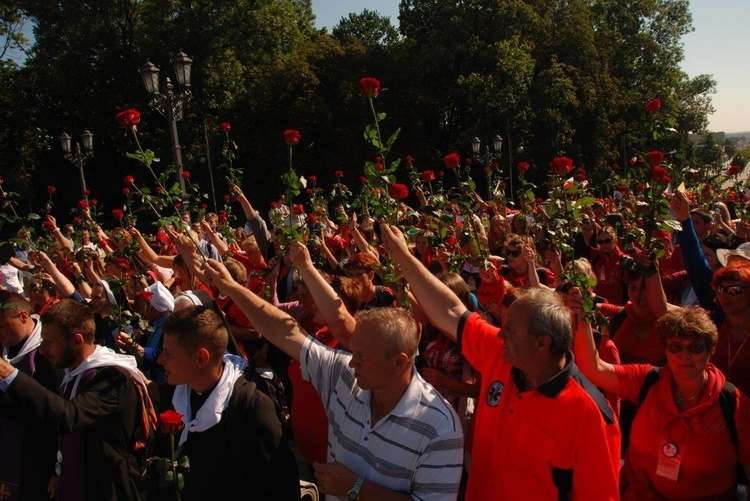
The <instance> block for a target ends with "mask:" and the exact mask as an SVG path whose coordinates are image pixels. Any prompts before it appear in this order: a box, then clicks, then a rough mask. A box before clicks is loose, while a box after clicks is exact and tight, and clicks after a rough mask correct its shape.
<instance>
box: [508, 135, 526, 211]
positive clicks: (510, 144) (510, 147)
mask: <svg viewBox="0 0 750 501" xmlns="http://www.w3.org/2000/svg"><path fill="white" fill-rule="evenodd" d="M514 140H516V144H517V145H518V146H517V147H516V153H518V154H519V155H521V154H522V153H523V152H524V147H523V137H521V135H520V134H513V135H511V134H510V130H509V131H508V174H509V175H510V201H511V202H514V203H515V192H514V191H513V141H514ZM518 140H520V141H518ZM519 142H520V144H519Z"/></svg>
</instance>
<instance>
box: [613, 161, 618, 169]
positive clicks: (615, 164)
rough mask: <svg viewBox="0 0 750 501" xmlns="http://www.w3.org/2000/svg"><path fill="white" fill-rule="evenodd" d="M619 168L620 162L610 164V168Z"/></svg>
mask: <svg viewBox="0 0 750 501" xmlns="http://www.w3.org/2000/svg"><path fill="white" fill-rule="evenodd" d="M619 168H620V164H618V163H617V162H615V163H613V164H612V170H617V169H619Z"/></svg>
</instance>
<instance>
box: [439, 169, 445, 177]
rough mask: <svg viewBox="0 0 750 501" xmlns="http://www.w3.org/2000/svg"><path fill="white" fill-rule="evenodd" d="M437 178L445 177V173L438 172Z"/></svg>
mask: <svg viewBox="0 0 750 501" xmlns="http://www.w3.org/2000/svg"><path fill="white" fill-rule="evenodd" d="M438 176H440V177H441V178H442V177H443V176H445V171H442V170H439V171H438Z"/></svg>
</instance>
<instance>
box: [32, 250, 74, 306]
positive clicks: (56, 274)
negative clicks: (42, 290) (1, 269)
mask: <svg viewBox="0 0 750 501" xmlns="http://www.w3.org/2000/svg"><path fill="white" fill-rule="evenodd" d="M29 258H31V260H32V261H34V262H36V263H38V264H39V266H41V267H42V268H43V269H44V271H45V273H47V274H48V275H49V276H50V277H52V281H53V282H55V287H57V290H58V292H60V295H62V296H63V297H70V296H71V295H72V294H73V293H74V292H75V291H76V288H75V286H74V285H73V283H72V282H71V281H70V280H68V277H66V276H65V275H64V274H63V272H61V271H60V270H59V269H58V268H57V266H55V263H53V262H52V260H51V259H50V258H49V256H47V254H45V253H44V252H42V251H32V252H31V253H29Z"/></svg>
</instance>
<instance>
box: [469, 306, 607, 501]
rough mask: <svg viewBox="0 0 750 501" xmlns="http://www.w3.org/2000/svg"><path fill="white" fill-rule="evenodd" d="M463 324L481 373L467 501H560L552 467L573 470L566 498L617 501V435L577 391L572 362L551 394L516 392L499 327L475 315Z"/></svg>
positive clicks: (589, 400)
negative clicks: (569, 493) (496, 500)
mask: <svg viewBox="0 0 750 501" xmlns="http://www.w3.org/2000/svg"><path fill="white" fill-rule="evenodd" d="M464 318H465V322H463V325H462V326H459V331H458V337H459V342H460V345H461V348H462V352H463V354H464V356H465V357H466V359H467V360H468V361H469V363H471V364H472V366H474V367H475V368H476V369H477V370H478V371H479V372H480V373H481V374H482V383H481V391H480V394H479V399H478V401H477V404H478V408H477V411H476V413H475V416H476V425H475V429H474V441H473V444H472V466H471V475H469V485H468V490H467V493H466V499H467V500H469V501H471V500H480V499H481V500H484V499H488V496H490V497H491V498H492V499H557V498H558V492H557V488H556V487H555V484H554V483H553V469H560V470H572V490H571V499H585V500H589V499H597V500H608V499H613V500H614V499H617V498H618V487H617V483H618V472H619V468H620V447H619V442H620V431H619V428H618V427H617V425H616V424H614V422H612V421H609V422H608V421H606V420H605V418H604V417H603V414H602V410H601V408H600V407H599V406H598V405H597V403H596V402H595V401H594V399H593V398H592V396H591V395H590V394H589V393H587V391H586V390H585V389H584V388H583V387H582V386H581V384H580V382H579V380H580V379H579V378H580V374H579V373H578V368H577V367H576V366H575V364H573V363H569V364H568V365H567V366H566V369H564V370H563V372H561V373H560V374H558V375H557V376H555V377H554V378H553V379H552V380H550V383H546V384H551V382H552V381H553V380H556V382H555V383H554V384H555V385H556V386H559V388H558V390H559V392H558V393H556V394H555V395H552V396H550V395H547V394H544V393H543V392H542V391H540V390H541V387H540V388H537V389H536V390H532V391H525V392H519V389H518V386H517V385H516V383H515V381H514V379H513V375H512V371H511V369H512V367H511V365H510V364H508V363H505V362H504V361H503V358H502V357H503V341H502V340H501V339H499V338H498V333H499V329H498V328H497V327H493V326H492V325H490V324H488V323H487V322H485V321H484V320H482V318H481V317H480V316H479V314H477V313H473V314H471V315H469V316H468V317H464ZM568 373H569V374H568ZM586 382H587V383H588V381H587V380H586ZM588 385H589V386H590V388H591V390H593V391H594V392H597V391H598V390H596V389H595V388H593V385H591V383H588ZM599 398H600V399H601V395H599ZM603 405H604V407H606V410H607V411H608V412H609V414H610V415H611V413H612V411H611V409H609V406H608V405H607V404H606V402H603Z"/></svg>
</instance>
